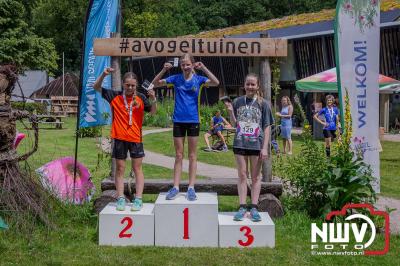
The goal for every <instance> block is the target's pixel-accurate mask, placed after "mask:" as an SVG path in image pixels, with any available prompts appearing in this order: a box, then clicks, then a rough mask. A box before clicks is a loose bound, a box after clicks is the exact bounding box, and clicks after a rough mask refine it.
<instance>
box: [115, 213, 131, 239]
mask: <svg viewBox="0 0 400 266" xmlns="http://www.w3.org/2000/svg"><path fill="white" fill-rule="evenodd" d="M125 223H126V225H125V227H124V228H123V229H122V230H121V232H119V235H118V236H119V238H131V237H132V233H127V231H128V230H129V229H131V228H132V226H133V219H132V218H131V217H124V218H123V219H122V220H121V224H125Z"/></svg>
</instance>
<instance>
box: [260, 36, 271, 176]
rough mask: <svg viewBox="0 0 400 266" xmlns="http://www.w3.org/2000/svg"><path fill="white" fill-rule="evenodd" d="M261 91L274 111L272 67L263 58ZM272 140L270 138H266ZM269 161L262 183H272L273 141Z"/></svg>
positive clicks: (264, 163) (267, 161)
mask: <svg viewBox="0 0 400 266" xmlns="http://www.w3.org/2000/svg"><path fill="white" fill-rule="evenodd" d="M260 38H268V34H260ZM260 87H261V88H260V89H261V90H262V92H263V94H264V99H265V100H267V102H268V104H269V107H270V109H271V111H272V105H271V65H270V63H269V59H268V58H267V57H262V58H261V60H260ZM265 137H266V138H267V137H268V138H270V140H271V135H270V136H265ZM268 153H269V156H268V159H266V160H264V161H263V164H262V170H261V174H262V181H264V182H271V181H272V153H271V141H269V146H268Z"/></svg>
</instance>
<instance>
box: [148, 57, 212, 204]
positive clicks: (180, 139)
mask: <svg viewBox="0 0 400 266" xmlns="http://www.w3.org/2000/svg"><path fill="white" fill-rule="evenodd" d="M180 67H181V70H182V74H178V75H173V76H170V77H168V78H166V79H162V77H163V76H164V74H165V73H166V72H167V71H168V70H169V69H171V68H172V64H170V63H165V64H164V68H163V69H162V70H161V72H160V73H159V74H158V75H157V76H156V77H155V78H154V80H153V82H152V83H153V84H154V86H155V87H161V86H167V85H168V86H173V87H174V90H175V106H174V114H173V117H172V120H173V122H174V129H173V136H174V147H175V164H174V186H173V187H172V188H171V189H170V190H169V191H168V193H167V196H166V199H167V200H172V199H174V198H175V197H176V196H177V195H178V194H179V183H180V179H181V175H182V161H183V149H184V143H185V137H186V136H187V137H188V154H189V187H188V191H187V194H186V198H187V199H188V200H190V201H194V200H196V198H197V196H196V193H195V190H194V184H195V181H196V169H197V142H198V138H199V133H200V118H199V104H200V99H199V98H200V92H201V89H202V87H203V86H207V87H208V86H218V85H219V81H218V79H217V78H216V77H215V76H214V74H212V73H211V72H210V70H208V69H207V67H206V66H205V65H204V64H203V63H201V62H195V61H194V58H193V56H191V55H189V54H184V55H183V56H182V57H181V58H180ZM195 69H196V70H201V71H202V72H203V73H204V74H206V76H207V77H204V76H200V75H197V74H196V73H195V72H194V70H195Z"/></svg>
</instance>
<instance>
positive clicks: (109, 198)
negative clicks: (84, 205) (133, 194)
mask: <svg viewBox="0 0 400 266" xmlns="http://www.w3.org/2000/svg"><path fill="white" fill-rule="evenodd" d="M117 198H118V193H117V191H116V190H105V191H103V192H102V193H101V196H100V197H99V198H97V199H95V201H94V203H93V208H94V210H95V211H96V213H100V212H101V211H102V210H103V209H104V207H105V206H107V204H108V203H110V202H115V201H116V200H117ZM125 199H126V200H127V201H129V199H128V198H126V197H125Z"/></svg>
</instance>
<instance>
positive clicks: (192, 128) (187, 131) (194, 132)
mask: <svg viewBox="0 0 400 266" xmlns="http://www.w3.org/2000/svg"><path fill="white" fill-rule="evenodd" d="M199 134H200V124H199V123H174V131H173V135H174V137H175V138H181V137H185V136H188V137H198V136H199Z"/></svg>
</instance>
